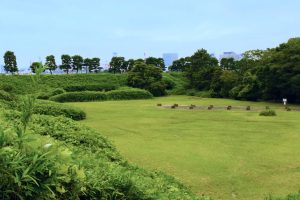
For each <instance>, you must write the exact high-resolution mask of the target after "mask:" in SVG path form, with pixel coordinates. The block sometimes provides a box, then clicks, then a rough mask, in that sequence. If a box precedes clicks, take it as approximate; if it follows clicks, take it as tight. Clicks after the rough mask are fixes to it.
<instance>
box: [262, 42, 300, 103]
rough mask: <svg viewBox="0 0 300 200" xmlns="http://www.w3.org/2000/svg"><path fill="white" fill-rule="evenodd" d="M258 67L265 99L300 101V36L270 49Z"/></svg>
mask: <svg viewBox="0 0 300 200" xmlns="http://www.w3.org/2000/svg"><path fill="white" fill-rule="evenodd" d="M261 63H262V64H261V65H260V66H258V67H257V73H256V74H257V77H258V79H259V81H260V85H261V90H262V92H263V99H266V100H277V101H278V100H281V99H282V98H287V99H288V101H289V102H300V93H299V90H298V89H297V88H299V87H300V82H299V74H300V38H299V37H298V38H292V39H290V40H289V41H288V42H287V43H283V44H280V45H279V46H278V47H276V48H272V49H268V50H267V51H266V52H265V53H264V55H263V58H262V62H261Z"/></svg>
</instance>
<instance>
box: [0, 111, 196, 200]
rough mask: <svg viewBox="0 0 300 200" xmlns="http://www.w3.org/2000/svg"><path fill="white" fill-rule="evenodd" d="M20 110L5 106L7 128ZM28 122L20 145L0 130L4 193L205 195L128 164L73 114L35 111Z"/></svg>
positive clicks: (27, 195)
mask: <svg viewBox="0 0 300 200" xmlns="http://www.w3.org/2000/svg"><path fill="white" fill-rule="evenodd" d="M19 116H20V114H19V113H18V112H12V111H9V112H7V111H6V112H5V113H4V117H5V119H6V122H8V124H9V125H5V128H6V129H7V128H9V127H10V128H9V130H13V128H12V124H13V123H14V124H15V122H16V120H17V119H18V118H19ZM28 128H29V131H28V133H27V135H28V136H27V137H30V138H31V140H24V141H23V143H22V147H20V146H19V145H18V144H19V143H18V142H14V141H20V139H19V140H14V139H13V138H8V136H9V135H10V136H11V135H13V134H12V133H10V134H5V133H4V134H3V132H1V131H0V136H1V137H0V154H1V157H0V167H1V168H0V169H1V170H2V171H5V172H6V173H4V174H3V176H0V180H1V182H2V183H5V184H1V188H0V191H1V196H2V197H3V199H12V198H15V199H18V198H20V197H22V198H24V199H35V198H39V199H201V198H197V197H196V196H195V195H194V194H193V193H192V192H191V191H190V190H189V189H188V188H186V187H185V186H183V185H182V184H181V183H179V182H178V181H176V180H175V179H174V178H172V177H170V176H168V175H165V174H163V173H161V172H151V171H147V170H143V169H140V168H138V167H136V166H132V165H130V164H128V162H127V161H126V160H125V159H124V158H123V157H121V156H120V154H119V153H118V152H117V151H116V149H115V148H114V147H113V146H112V145H111V144H110V143H109V142H108V141H107V140H106V138H104V137H103V136H101V134H99V133H96V132H95V131H93V130H91V129H89V128H87V127H85V126H82V125H79V124H77V123H76V122H74V121H73V120H70V119H67V118H65V117H62V116H61V117H51V116H40V115H35V116H34V117H33V120H32V123H31V124H30V126H29V127H28ZM11 132H13V131H11ZM14 137H17V136H16V134H15V136H14ZM3 138H4V139H3ZM34 139H35V141H34V142H29V141H33V140H34ZM45 140H47V143H46V144H45ZM49 140H50V143H49ZM1 141H5V142H6V143H5V142H1ZM23 148H26V149H27V150H26V151H23V150H22V149H23ZM14 180H17V181H14ZM11 188H14V191H13V190H11ZM43 196H44V197H47V198H43Z"/></svg>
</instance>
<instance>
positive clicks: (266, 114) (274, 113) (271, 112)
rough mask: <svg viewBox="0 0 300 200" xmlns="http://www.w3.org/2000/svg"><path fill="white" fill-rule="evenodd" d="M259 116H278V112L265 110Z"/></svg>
mask: <svg viewBox="0 0 300 200" xmlns="http://www.w3.org/2000/svg"><path fill="white" fill-rule="evenodd" d="M259 116H276V112H275V111H274V110H264V111H261V112H260V113H259Z"/></svg>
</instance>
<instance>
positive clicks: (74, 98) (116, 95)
mask: <svg viewBox="0 0 300 200" xmlns="http://www.w3.org/2000/svg"><path fill="white" fill-rule="evenodd" d="M152 97H153V96H152V94H151V93H150V92H148V91H146V90H142V89H126V90H113V91H109V92H92V91H82V92H68V93H64V94H60V95H56V96H53V97H51V98H50V99H49V100H51V101H56V102H61V103H63V102H86V101H107V100H132V99H150V98H152Z"/></svg>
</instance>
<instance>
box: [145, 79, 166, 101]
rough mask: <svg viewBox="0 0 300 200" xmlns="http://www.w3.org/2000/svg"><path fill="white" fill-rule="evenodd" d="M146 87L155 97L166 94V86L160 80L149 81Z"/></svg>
mask: <svg viewBox="0 0 300 200" xmlns="http://www.w3.org/2000/svg"><path fill="white" fill-rule="evenodd" d="M146 89H147V90H148V91H149V92H151V93H152V94H153V96H155V97H160V96H164V95H166V94H167V92H166V87H165V85H164V83H163V82H162V81H159V82H154V83H151V85H150V86H149V87H147V88H146Z"/></svg>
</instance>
